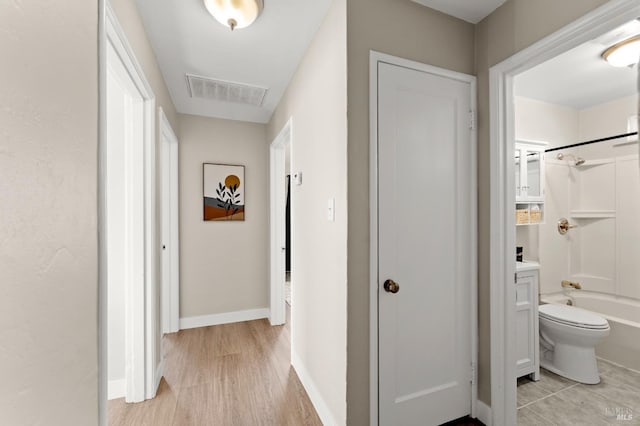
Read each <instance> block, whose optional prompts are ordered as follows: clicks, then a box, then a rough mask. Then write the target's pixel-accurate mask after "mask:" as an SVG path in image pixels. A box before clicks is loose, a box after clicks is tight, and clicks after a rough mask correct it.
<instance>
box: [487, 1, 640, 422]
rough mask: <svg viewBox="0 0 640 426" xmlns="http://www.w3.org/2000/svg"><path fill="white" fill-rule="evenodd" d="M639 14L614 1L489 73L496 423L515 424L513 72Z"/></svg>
mask: <svg viewBox="0 0 640 426" xmlns="http://www.w3.org/2000/svg"><path fill="white" fill-rule="evenodd" d="M639 15H640V4H638V1H637V0H612V1H610V2H608V3H606V4H604V5H603V6H601V7H599V8H597V9H595V10H594V11H592V12H590V13H588V14H587V15H585V16H583V17H582V18H579V19H578V20H576V21H574V22H573V23H571V24H569V25H567V26H566V27H564V28H562V29H561V30H559V31H557V32H555V33H553V34H552V35H550V36H548V37H546V38H544V39H542V40H540V41H539V42H537V43H535V44H534V45H532V46H530V47H528V48H526V49H524V50H522V51H520V52H518V53H516V54H515V55H513V56H511V57H510V58H508V59H507V60H505V61H503V62H501V63H500V64H498V65H495V66H493V67H492V68H491V69H490V71H489V84H490V89H489V91H490V117H491V124H490V126H491V136H490V148H491V153H490V155H491V166H490V170H491V191H490V192H491V201H490V203H491V205H490V210H491V236H490V239H491V243H490V253H491V258H490V271H491V272H490V286H491V291H490V306H491V412H492V415H493V422H494V423H495V424H496V425H505V424H507V425H508V424H515V423H516V366H515V353H514V346H515V345H513V344H510V343H512V342H514V341H515V330H514V322H515V321H511V320H510V319H511V318H514V316H515V305H514V304H513V303H512V301H513V300H515V295H514V292H515V287H514V285H513V279H514V274H515V262H514V261H512V260H513V253H514V251H515V218H514V215H513V203H514V201H515V182H514V181H515V176H514V173H515V171H514V164H513V161H512V157H513V144H514V141H515V130H514V106H513V101H512V100H513V78H514V76H516V75H518V74H520V73H522V72H524V71H526V70H528V69H530V68H532V67H534V66H536V65H538V64H541V63H542V62H545V61H547V60H549V59H551V58H554V57H556V56H558V55H559V54H561V53H564V52H566V51H568V50H570V49H572V48H574V47H577V46H579V45H581V44H583V43H585V42H587V41H589V40H592V39H594V38H596V37H598V36H600V35H601V34H604V33H606V32H607V31H610V30H612V29H614V28H616V27H618V26H619V25H622V24H623V23H625V22H628V21H630V20H632V19H635V18H636V17H637V16H639Z"/></svg>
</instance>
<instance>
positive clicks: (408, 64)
mask: <svg viewBox="0 0 640 426" xmlns="http://www.w3.org/2000/svg"><path fill="white" fill-rule="evenodd" d="M378 63H386V64H391V65H396V66H400V67H404V68H409V69H413V70H416V71H421V72H425V73H429V74H433V75H436V76H439V77H445V78H450V79H453V80H456V81H460V82H464V83H468V84H469V89H470V105H471V109H472V111H469V113H470V116H471V120H472V121H474V122H475V109H476V77H474V76H472V75H468V74H463V73H459V72H455V71H451V70H447V69H444V68H439V67H434V66H432V65H427V64H423V63H420V62H415V61H411V60H408V59H403V58H399V57H396V56H392V55H387V54H385V53H380V52H376V51H374V50H371V51H370V55H369V126H370V128H369V217H370V223H369V226H370V227H369V267H370V269H369V409H370V414H369V416H370V424H371V425H378V409H379V408H378V287H379V286H378ZM476 141H477V137H476V130H475V124H474V125H473V129H472V130H471V139H470V141H469V143H470V144H471V162H472V170H471V173H470V176H471V182H470V187H471V188H477V184H476V181H477V173H476V163H477V161H476V159H477V153H476V151H477V149H476ZM470 197H471V217H472V223H471V241H470V247H471V248H470V250H471V254H472V256H471V259H470V260H469V262H470V268H471V274H472V276H473V277H474V278H475V279H474V280H473V282H472V283H470V285H471V295H470V296H471V297H470V301H471V303H470V306H469V311H470V317H471V345H470V347H471V363H472V365H471V366H470V368H471V370H472V377H473V379H472V383H471V415H472V416H474V417H475V416H476V405H477V395H478V380H477V363H478V315H477V312H478V289H477V275H478V274H477V257H478V256H477V229H478V227H477V192H476V191H472V193H471V194H470Z"/></svg>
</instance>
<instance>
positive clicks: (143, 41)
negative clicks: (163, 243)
mask: <svg viewBox="0 0 640 426" xmlns="http://www.w3.org/2000/svg"><path fill="white" fill-rule="evenodd" d="M109 3H110V4H111V5H112V6H113V10H114V12H115V13H116V16H117V18H118V22H120V25H121V26H122V29H123V30H124V32H125V35H126V37H127V41H128V42H129V44H130V46H131V48H132V49H133V52H134V55H135V57H136V59H137V60H138V63H139V64H140V66H141V67H142V70H143V72H144V75H145V77H146V79H147V81H148V83H149V85H150V86H151V90H153V94H154V95H155V98H156V107H158V108H162V110H163V111H164V113H165V115H166V116H167V119H168V120H169V123H171V127H172V128H173V130H174V132H176V133H177V132H178V118H177V115H176V108H175V106H174V105H173V102H172V100H171V97H170V95H169V90H168V89H167V86H166V84H165V81H164V79H163V77H162V73H161V72H160V67H159V66H158V62H157V61H156V57H155V53H154V52H153V49H152V48H151V43H150V42H149V39H148V37H147V34H146V33H145V29H144V26H143V24H142V19H141V17H140V14H139V13H138V8H137V7H136V5H135V1H134V0H109ZM155 117H156V132H155V134H156V145H155V147H156V148H155V149H156V218H157V222H156V242H157V243H158V244H157V250H156V257H155V262H156V269H155V271H156V273H155V276H156V283H157V286H156V322H155V324H154V329H155V332H156V336H157V338H156V350H155V353H154V364H155V365H156V366H157V365H158V364H159V363H160V361H161V353H160V351H161V349H160V342H161V339H162V324H161V322H160V321H161V320H160V307H161V304H160V284H161V281H160V279H161V269H160V268H161V263H160V261H161V257H160V256H161V253H160V240H161V229H162V228H161V226H162V221H161V216H160V214H161V204H160V203H161V198H160V196H161V188H160V182H161V178H160V172H161V170H160V164H161V163H160V153H161V147H160V121H159V120H158V119H157V117H158V116H157V114H156V115H155Z"/></svg>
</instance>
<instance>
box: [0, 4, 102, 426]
mask: <svg viewBox="0 0 640 426" xmlns="http://www.w3.org/2000/svg"><path fill="white" fill-rule="evenodd" d="M0 28H1V29H2V30H1V31H2V36H1V37H0V55H1V57H2V65H1V66H0V200H1V201H0V378H1V380H2V384H1V385H0V424H3V425H36V424H37V425H52V426H56V425H61V426H63V425H64V426H66V425H86V426H90V425H97V424H98V313H97V306H98V301H97V297H98V292H97V290H98V264H97V263H98V227H97V219H98V218H97V205H98V199H97V190H98V180H97V179H98V168H97V164H98V152H97V148H98V2H97V1H95V0H69V1H64V2H21V1H17V2H15V1H2V2H0Z"/></svg>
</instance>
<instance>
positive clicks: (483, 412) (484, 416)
mask: <svg viewBox="0 0 640 426" xmlns="http://www.w3.org/2000/svg"><path fill="white" fill-rule="evenodd" d="M475 418H476V419H478V420H480V421H481V422H482V423H484V424H485V425H486V426H491V425H492V424H493V419H492V417H491V407H489V406H488V405H487V404H485V403H484V402H482V401H478V406H477V413H476V416H475Z"/></svg>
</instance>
